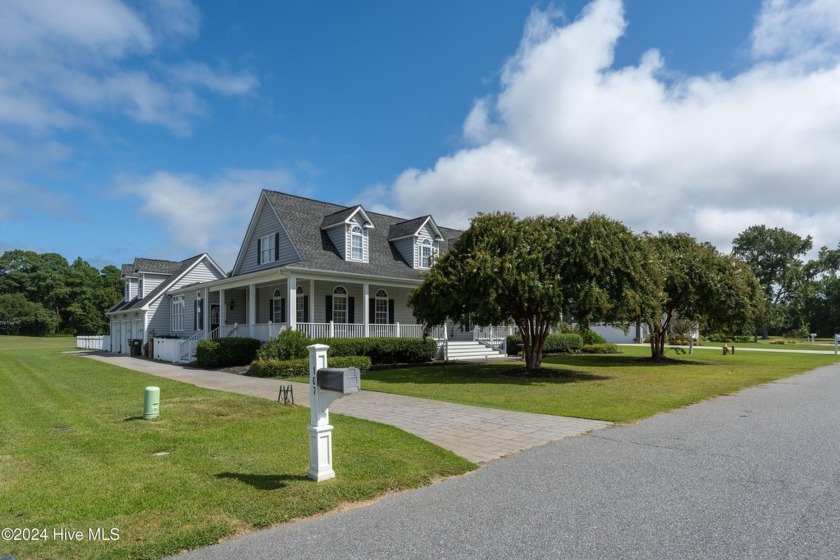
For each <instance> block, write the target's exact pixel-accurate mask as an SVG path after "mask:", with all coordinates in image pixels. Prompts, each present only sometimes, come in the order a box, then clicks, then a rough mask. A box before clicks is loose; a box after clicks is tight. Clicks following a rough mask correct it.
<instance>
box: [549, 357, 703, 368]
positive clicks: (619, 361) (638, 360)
mask: <svg viewBox="0 0 840 560" xmlns="http://www.w3.org/2000/svg"><path fill="white" fill-rule="evenodd" d="M687 357H688V355H686V356H685V357H684V358H687ZM691 358H692V359H691V360H686V359H677V358H672V357H668V356H666V357H665V358H664V359H663V360H660V361H654V360H652V359H651V358H650V356H626V355H622V354H608V355H602V354H574V355H555V356H547V357H545V358H544V359H543V363H544V364H556V365H570V366H586V367H590V368H615V367H621V368H633V367H645V368H648V367H657V366H663V367H670V366H683V365H691V366H698V365H708V362H705V361H702V360H699V359H694V356H693V355H692V356H691Z"/></svg>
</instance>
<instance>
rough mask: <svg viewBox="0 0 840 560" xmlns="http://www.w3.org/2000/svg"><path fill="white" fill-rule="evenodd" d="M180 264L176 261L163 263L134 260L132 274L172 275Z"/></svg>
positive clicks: (160, 261)
mask: <svg viewBox="0 0 840 560" xmlns="http://www.w3.org/2000/svg"><path fill="white" fill-rule="evenodd" d="M182 263H183V261H181V262H177V261H164V260H161V259H144V258H136V259H134V272H153V273H158V274H172V273H173V272H175V270H177V269H178V267H180V266H181V264H182Z"/></svg>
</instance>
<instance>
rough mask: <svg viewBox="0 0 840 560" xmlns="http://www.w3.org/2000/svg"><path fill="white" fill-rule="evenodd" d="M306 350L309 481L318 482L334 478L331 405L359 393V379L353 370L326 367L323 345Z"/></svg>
mask: <svg viewBox="0 0 840 560" xmlns="http://www.w3.org/2000/svg"><path fill="white" fill-rule="evenodd" d="M306 348H307V350H309V417H310V424H309V428H308V430H309V478H311V479H312V480H314V481H316V482H321V481H322V480H328V479H330V478H334V477H335V471H334V470H333V466H332V464H333V463H332V431H333V427H332V426H331V425H330V410H329V407H330V404H332V402H333V401H334V400H336V399H338V398H341V397H343V396H344V395H349V394H351V393H356V392H358V391H359V389H360V386H361V377H360V375H359V370H358V369H356V368H345V369H338V368H328V367H327V350H328V349H329V346H327V345H326V344H313V345H312V346H307V347H306Z"/></svg>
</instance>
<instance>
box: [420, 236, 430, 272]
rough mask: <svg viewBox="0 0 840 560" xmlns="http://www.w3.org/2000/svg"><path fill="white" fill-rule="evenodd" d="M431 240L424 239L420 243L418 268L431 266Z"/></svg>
mask: <svg viewBox="0 0 840 560" xmlns="http://www.w3.org/2000/svg"><path fill="white" fill-rule="evenodd" d="M432 250H433V247H432V241H431V240H430V239H424V240H423V241H422V242H421V243H420V268H431V267H432Z"/></svg>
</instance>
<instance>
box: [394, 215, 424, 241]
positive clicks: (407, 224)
mask: <svg viewBox="0 0 840 560" xmlns="http://www.w3.org/2000/svg"><path fill="white" fill-rule="evenodd" d="M427 218H429V216H420V217H419V218H414V219H413V220H406V221H404V222H399V223H397V224H394V225H392V226H391V227H390V228H389V229H388V239H399V238H400V237H406V236H408V235H414V234H415V233H417V230H418V229H420V226H422V225H423V222H425V221H426V219H427Z"/></svg>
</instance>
